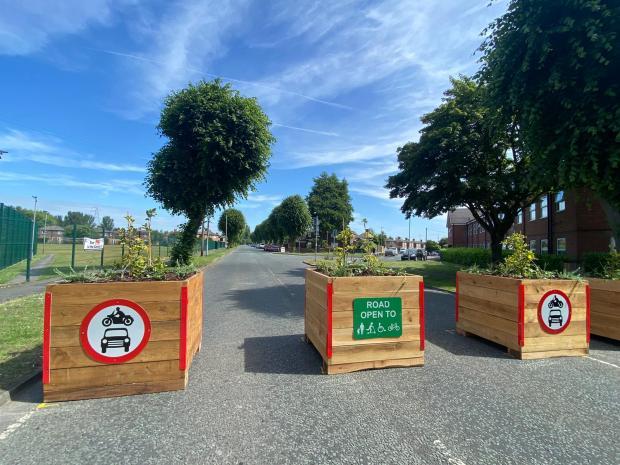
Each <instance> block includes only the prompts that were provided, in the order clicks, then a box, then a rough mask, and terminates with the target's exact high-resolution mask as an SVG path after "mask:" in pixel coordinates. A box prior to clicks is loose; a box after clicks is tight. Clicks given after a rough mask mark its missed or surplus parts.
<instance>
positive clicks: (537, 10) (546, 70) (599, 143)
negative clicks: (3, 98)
mask: <svg viewBox="0 0 620 465" xmlns="http://www.w3.org/2000/svg"><path fill="white" fill-rule="evenodd" d="M486 33H487V38H486V40H485V41H484V43H483V44H482V46H481V51H482V52H483V53H484V56H483V58H482V63H483V66H482V70H481V72H480V76H481V78H482V79H483V80H484V82H486V83H488V88H489V96H490V98H489V101H490V103H491V105H492V106H493V107H494V108H496V109H497V110H499V111H500V112H501V115H502V117H503V121H504V122H506V121H513V122H514V123H516V127H518V128H520V130H519V137H520V138H521V139H522V140H523V141H524V143H525V144H526V145H527V146H528V147H529V149H530V150H531V153H532V154H534V156H533V163H534V165H535V168H536V169H535V170H532V173H531V174H532V175H533V176H534V177H535V180H536V181H537V183H539V184H541V185H545V186H547V187H549V188H553V187H555V188H571V187H578V186H586V187H589V188H592V189H594V190H595V191H597V192H598V193H599V194H600V195H601V196H602V197H603V198H605V199H607V200H608V201H609V203H610V204H612V205H613V206H614V207H615V208H616V210H618V209H620V182H618V179H620V136H619V134H620V79H618V70H619V68H618V66H619V64H620V2H618V1H617V0H571V1H566V0H545V1H532V0H511V1H510V3H509V5H508V10H507V12H506V14H504V15H503V16H501V17H500V18H498V19H497V20H496V21H494V22H493V23H492V24H491V25H490V26H489V28H488V29H487V31H486Z"/></svg>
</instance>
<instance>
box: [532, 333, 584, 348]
mask: <svg viewBox="0 0 620 465" xmlns="http://www.w3.org/2000/svg"><path fill="white" fill-rule="evenodd" d="M584 347H588V343H587V342H586V338H585V333H584V334H582V335H577V336H563V333H562V334H548V335H547V337H530V338H525V345H524V346H523V347H522V348H521V351H522V352H541V351H546V350H565V349H579V348H584Z"/></svg>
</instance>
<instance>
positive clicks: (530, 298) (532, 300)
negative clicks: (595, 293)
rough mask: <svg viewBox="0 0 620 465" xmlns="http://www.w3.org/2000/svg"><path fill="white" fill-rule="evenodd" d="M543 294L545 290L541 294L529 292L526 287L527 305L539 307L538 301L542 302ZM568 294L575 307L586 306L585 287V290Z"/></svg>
mask: <svg viewBox="0 0 620 465" xmlns="http://www.w3.org/2000/svg"><path fill="white" fill-rule="evenodd" d="M560 290H562V289H560ZM545 292H546V291H545ZM543 295H545V293H544V292H541V293H539V294H528V290H527V289H526V290H525V306H526V307H536V308H538V303H539V302H540V299H541V298H542V296H543ZM567 295H568V298H569V299H570V303H571V306H572V307H573V309H574V308H575V307H583V308H585V307H586V292H585V289H584V290H583V292H573V293H570V294H567Z"/></svg>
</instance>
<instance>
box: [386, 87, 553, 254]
mask: <svg viewBox="0 0 620 465" xmlns="http://www.w3.org/2000/svg"><path fill="white" fill-rule="evenodd" d="M485 99H486V88H485V86H482V85H480V84H478V83H477V82H476V81H474V80H472V79H469V78H466V77H461V78H459V79H452V88H451V89H449V90H447V91H446V92H445V98H444V101H443V103H442V104H441V105H440V106H439V107H437V108H436V109H435V110H433V111H432V112H430V113H428V114H426V115H424V116H423V117H422V123H423V124H424V127H423V128H422V130H421V131H420V132H421V136H420V140H419V142H409V143H407V144H405V145H404V146H403V147H400V148H399V149H398V161H399V170H400V172H399V173H397V174H396V175H394V176H390V178H389V179H388V183H387V185H386V187H387V188H389V189H390V197H392V198H396V197H400V198H404V199H405V200H404V203H403V205H402V207H401V210H402V211H403V213H405V215H406V216H407V217H409V216H411V215H412V214H415V215H419V216H426V217H429V218H433V217H436V216H438V215H441V214H443V213H445V212H447V211H449V210H452V209H454V208H456V207H459V206H466V207H467V208H469V209H470V211H471V212H472V215H473V216H474V218H475V219H476V220H477V221H478V223H480V225H481V226H482V227H483V228H484V229H485V230H486V231H488V232H489V235H490V236H491V250H492V258H493V261H495V262H497V261H499V260H500V259H501V241H502V239H503V238H504V237H505V236H506V234H507V233H508V231H509V230H510V228H511V226H512V224H513V222H514V218H515V217H516V215H517V212H518V211H519V210H520V209H521V208H523V207H524V206H526V205H528V204H530V203H531V202H532V201H534V200H535V199H537V198H538V197H539V196H540V195H541V194H542V193H543V192H544V190H543V189H541V188H538V187H534V188H533V187H531V186H530V185H529V183H528V181H527V180H528V177H529V175H530V172H531V167H530V158H529V155H528V154H527V152H526V151H524V150H522V147H521V146H520V144H519V141H518V139H517V138H516V137H515V134H514V130H513V128H512V127H511V126H510V125H505V126H504V127H501V128H499V129H498V128H497V127H494V125H493V123H494V121H495V119H496V112H495V111H493V110H491V109H489V108H488V106H487V104H486V100H485Z"/></svg>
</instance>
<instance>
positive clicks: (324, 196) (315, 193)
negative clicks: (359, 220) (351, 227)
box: [307, 172, 353, 232]
mask: <svg viewBox="0 0 620 465" xmlns="http://www.w3.org/2000/svg"><path fill="white" fill-rule="evenodd" d="M307 201H308V209H309V211H310V215H312V216H314V215H315V214H316V215H317V216H318V217H319V228H320V229H321V231H329V232H331V231H341V230H342V228H343V225H344V226H345V227H346V226H348V224H349V223H350V222H351V221H353V206H352V205H351V196H350V195H349V184H348V183H347V181H346V179H343V180H340V179H338V177H337V176H336V175H335V174H332V175H328V174H327V173H325V172H323V173H321V175H320V176H319V177H318V178H314V185H313V186H312V189H311V191H310V193H309V194H308V197H307Z"/></svg>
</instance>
